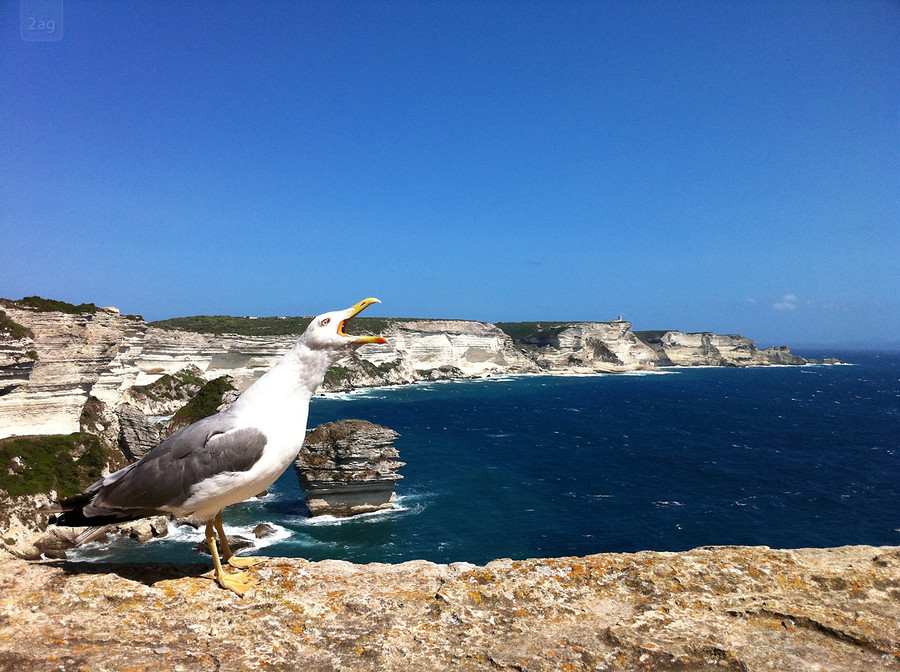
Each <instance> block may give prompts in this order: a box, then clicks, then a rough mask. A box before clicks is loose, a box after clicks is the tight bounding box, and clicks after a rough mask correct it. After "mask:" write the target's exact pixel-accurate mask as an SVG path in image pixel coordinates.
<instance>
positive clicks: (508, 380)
mask: <svg viewBox="0 0 900 672" xmlns="http://www.w3.org/2000/svg"><path fill="white" fill-rule="evenodd" d="M801 354H806V355H808V356H823V354H825V355H836V356H838V357H840V358H841V359H842V360H844V361H846V362H849V363H850V364H849V365H837V366H824V365H812V366H804V367H760V368H745V369H734V368H673V369H666V370H663V371H662V372H659V373H643V372H639V373H628V374H615V375H596V376H583V377H576V376H521V377H502V376H501V377H490V378H481V379H475V380H464V381H452V382H442V383H430V384H420V385H412V386H404V387H394V388H378V389H370V390H363V391H358V392H355V393H352V394H346V395H338V396H332V397H326V398H316V399H314V400H313V403H312V406H311V409H310V427H314V426H316V425H317V424H320V423H323V422H329V421H336V420H341V419H345V418H362V419H365V420H369V421H371V422H375V423H377V424H381V425H385V426H387V427H390V428H392V429H394V430H396V431H398V432H399V433H400V438H399V439H397V441H396V443H395V445H396V447H397V449H398V450H399V452H400V456H401V459H402V460H403V461H404V462H406V466H404V467H403V468H402V469H401V470H400V473H401V474H403V476H404V478H403V480H401V481H400V482H399V484H398V487H397V491H396V492H397V495H398V502H397V504H398V506H397V508H396V509H395V510H394V511H390V512H379V513H374V514H369V515H364V516H361V517H357V518H353V519H336V518H331V517H323V518H310V517H309V516H308V514H307V511H306V508H305V506H304V504H303V492H302V491H301V490H300V488H299V486H298V484H297V478H296V474H295V473H294V470H293V468H290V469H288V471H287V472H286V473H285V474H284V475H283V476H282V477H281V478H280V479H279V481H278V482H277V483H276V484H275V485H274V486H273V488H272V489H271V490H270V494H269V495H268V496H267V497H264V498H262V499H258V500H252V501H249V502H245V503H243V504H239V505H235V506H232V507H230V508H229V509H227V510H226V512H225V521H226V530H227V531H228V532H229V534H232V533H234V534H240V535H243V536H249V537H251V538H253V535H252V532H251V531H252V530H253V528H254V527H255V526H256V525H258V524H259V523H263V522H265V523H270V524H271V525H272V526H273V527H274V528H275V530H276V533H275V534H274V535H272V536H271V537H269V538H266V539H263V540H260V541H258V542H256V548H254V549H252V553H253V554H255V555H269V556H288V557H303V558H308V559H311V560H321V559H325V558H335V559H342V560H350V561H353V562H392V563H395V562H402V561H405V560H411V559H419V558H422V559H426V560H432V561H435V562H454V561H468V562H473V563H477V564H482V563H485V562H488V561H489V560H491V559H494V558H501V557H509V558H516V559H518V558H529V557H548V556H564V555H585V554H590V553H601V552H621V551H638V550H644V549H651V550H660V551H678V550H685V549H690V548H694V547H697V546H704V545H719V544H753V545H758V544H763V545H767V546H771V547H781V548H784V547H805V546H813V547H823V546H838V545H843V544H873V545H900V353H864V352H842V353H801ZM201 538H202V534H201V532H200V531H194V530H193V529H192V528H189V527H180V528H175V527H174V526H173V527H172V528H171V532H170V534H169V536H168V537H165V538H162V539H158V540H153V541H151V542H147V543H145V544H137V543H135V542H131V541H129V540H116V541H115V542H114V543H112V544H90V545H88V546H86V547H84V548H83V549H79V550H78V551H76V552H74V553H70V557H72V558H76V559H97V560H103V561H134V560H142V561H148V560H159V561H178V562H204V556H201V555H200V554H198V553H197V552H196V551H195V550H193V547H194V545H195V544H196V543H197V542H198V541H199V540H200V539H201ZM248 552H249V551H248ZM205 561H206V562H208V558H207V560H205Z"/></svg>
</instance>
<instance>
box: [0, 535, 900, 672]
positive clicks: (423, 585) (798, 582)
mask: <svg viewBox="0 0 900 672" xmlns="http://www.w3.org/2000/svg"><path fill="white" fill-rule="evenodd" d="M208 569H210V567H209V566H204V565H165V564H163V565H158V564H157V565H154V564H148V565H110V564H102V563H97V564H92V563H67V562H59V561H44V562H31V563H28V562H24V561H21V560H10V561H7V562H5V563H4V564H2V565H0V669H4V670H7V669H8V670H30V671H33V672H50V671H52V672H57V671H58V670H60V669H67V670H68V669H90V670H97V671H98V672H102V671H105V670H106V671H112V670H125V669H135V670H151V669H152V670H159V671H161V672H168V671H175V670H196V671H199V672H202V671H210V672H211V671H213V670H218V671H220V672H231V671H237V670H246V671H248V672H252V671H254V670H260V671H262V670H294V669H304V670H322V671H324V670H335V671H336V670H356V671H359V672H367V671H372V672H374V671H376V670H377V671H379V672H382V671H393V670H404V671H405V670H410V669H415V670H448V669H453V670H472V671H475V670H529V671H534V672H538V671H548V672H549V671H556V670H577V671H588V670H659V671H666V670H679V671H684V670H710V671H711V670H732V671H735V672H737V671H740V672H755V671H757V670H760V671H761V670H773V669H774V670H792V671H798V672H802V671H804V670H810V671H811V670H818V671H823V670H824V671H832V670H833V671H834V672H838V671H840V672H848V671H860V672H862V671H865V672H869V671H871V670H897V669H900V548H896V547H894V548H873V547H868V546H852V547H842V548H830V549H798V550H771V549H769V548H766V547H710V548H700V549H695V550H692V551H686V552H682V553H657V552H649V551H645V552H641V553H635V554H601V555H592V556H587V557H583V558H550V559H537V560H521V561H513V560H496V561H494V562H491V563H489V564H487V565H486V566H475V565H470V564H465V563H456V564H451V565H436V564H432V563H429V562H424V561H414V562H407V563H403V564H399V565H382V564H371V565H353V564H350V563H347V562H340V561H324V562H307V561H305V560H300V559H272V560H271V561H269V562H267V563H266V564H264V565H259V566H256V567H254V568H251V569H250V570H249V571H250V572H251V575H252V576H253V577H255V578H256V579H258V581H259V583H258V584H257V586H256V587H255V588H253V589H251V591H250V592H249V593H248V595H247V596H246V597H245V598H243V600H241V599H239V598H237V597H236V596H235V595H234V594H232V593H230V592H228V591H225V590H222V589H220V588H218V587H217V586H216V585H215V584H214V583H213V581H211V580H210V579H209V576H210V573H209V572H208V571H207V570H208Z"/></svg>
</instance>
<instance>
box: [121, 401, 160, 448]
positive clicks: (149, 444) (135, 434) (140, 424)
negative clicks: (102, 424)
mask: <svg viewBox="0 0 900 672" xmlns="http://www.w3.org/2000/svg"><path fill="white" fill-rule="evenodd" d="M116 419H117V420H118V425H119V432H118V436H117V441H118V445H119V450H121V451H122V452H123V453H124V454H125V456H126V457H128V459H129V460H130V461H132V462H136V461H137V460H139V459H141V458H142V457H143V456H144V455H146V454H147V453H148V452H150V451H151V450H152V449H153V448H155V447H156V446H157V444H159V442H160V440H161V439H162V433H161V432H162V425H161V424H160V423H158V422H154V421H153V420H151V419H150V418H148V417H147V416H146V415H144V413H143V412H142V411H141V410H140V409H139V408H137V407H135V406H132V405H130V404H119V405H118V406H116Z"/></svg>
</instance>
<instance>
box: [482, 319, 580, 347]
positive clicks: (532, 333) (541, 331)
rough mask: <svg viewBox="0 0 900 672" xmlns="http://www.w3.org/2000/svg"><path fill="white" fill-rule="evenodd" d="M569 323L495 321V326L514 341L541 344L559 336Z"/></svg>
mask: <svg viewBox="0 0 900 672" xmlns="http://www.w3.org/2000/svg"><path fill="white" fill-rule="evenodd" d="M571 324H572V323H571V322H497V327H499V328H500V330H501V331H503V332H504V333H505V334H506V335H507V336H509V337H510V338H511V339H513V342H515V343H527V344H529V345H543V344H545V343H547V342H549V341H550V340H552V339H554V338H556V337H557V336H559V335H560V334H561V333H562V332H563V331H564V330H565V329H566V328H567V327H569V326H570V325H571Z"/></svg>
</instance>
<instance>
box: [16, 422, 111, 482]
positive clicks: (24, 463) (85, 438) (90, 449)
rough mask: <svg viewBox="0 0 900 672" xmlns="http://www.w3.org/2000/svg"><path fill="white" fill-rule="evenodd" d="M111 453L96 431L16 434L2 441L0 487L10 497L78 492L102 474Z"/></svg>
mask: <svg viewBox="0 0 900 672" xmlns="http://www.w3.org/2000/svg"><path fill="white" fill-rule="evenodd" d="M107 461H108V456H107V454H106V451H104V449H103V446H102V445H101V443H100V439H99V438H98V437H96V436H94V435H93V434H85V433H82V432H75V433H74V434H50V435H46V436H17V437H12V438H8V439H2V440H0V488H2V489H3V490H6V491H7V492H8V493H9V495H10V496H11V497H15V496H18V495H33V494H37V493H41V492H49V491H50V490H56V491H57V493H59V495H60V496H61V497H67V496H70V495H75V494H78V493H79V492H81V491H82V490H83V489H84V488H85V487H87V486H88V485H90V484H91V483H93V482H94V481H96V480H97V479H98V478H100V477H101V476H102V475H103V470H104V468H105V467H106V466H107Z"/></svg>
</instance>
